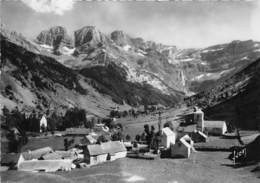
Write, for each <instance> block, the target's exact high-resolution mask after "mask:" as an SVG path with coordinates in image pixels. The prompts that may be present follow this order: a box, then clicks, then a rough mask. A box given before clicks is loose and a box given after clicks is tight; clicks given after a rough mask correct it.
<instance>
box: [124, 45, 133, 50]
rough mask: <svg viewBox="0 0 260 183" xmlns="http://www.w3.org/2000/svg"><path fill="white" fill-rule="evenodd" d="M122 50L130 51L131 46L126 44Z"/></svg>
mask: <svg viewBox="0 0 260 183" xmlns="http://www.w3.org/2000/svg"><path fill="white" fill-rule="evenodd" d="M123 49H124V50H125V51H129V50H130V49H131V46H130V45H128V44H127V45H125V46H123Z"/></svg>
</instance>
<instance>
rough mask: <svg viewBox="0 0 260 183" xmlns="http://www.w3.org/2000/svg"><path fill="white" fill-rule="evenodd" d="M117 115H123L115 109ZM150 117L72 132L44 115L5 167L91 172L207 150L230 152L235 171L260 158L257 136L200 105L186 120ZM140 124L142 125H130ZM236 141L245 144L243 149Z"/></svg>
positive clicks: (159, 113) (160, 114)
mask: <svg viewBox="0 0 260 183" xmlns="http://www.w3.org/2000/svg"><path fill="white" fill-rule="evenodd" d="M112 113H113V114H118V113H120V111H119V109H118V108H115V109H114V110H113V112H112ZM148 113H149V112H147V114H148ZM179 113H180V112H179ZM147 114H143V115H141V116H134V115H133V116H128V117H121V118H118V117H115V115H112V117H111V115H110V118H105V119H103V120H97V119H95V116H94V115H87V118H88V119H89V120H90V121H91V122H92V123H91V124H92V125H91V126H89V127H83V126H81V127H70V128H66V129H65V130H64V131H52V132H50V131H48V130H47V129H48V126H49V125H48V120H47V119H46V118H47V117H46V115H45V114H43V115H42V117H41V118H40V121H39V128H38V129H39V133H37V135H35V134H34V135H33V136H31V137H30V136H29V137H28V139H27V141H28V142H27V144H25V145H24V146H23V147H22V148H21V153H16V159H15V160H14V159H13V158H6V157H5V158H2V160H1V164H2V166H3V165H4V166H7V167H8V169H11V170H16V171H19V172H20V171H21V172H60V171H63V172H67V171H75V170H74V169H91V168H93V167H96V166H97V167H98V166H102V164H104V163H105V164H107V163H112V162H114V161H119V160H118V159H125V158H127V159H136V160H137V161H143V160H146V161H149V162H150V161H156V159H161V158H162V159H165V160H167V159H169V160H170V159H173V160H174V159H176V160H178V161H180V160H185V159H189V158H190V157H191V156H192V155H194V154H195V155H196V154H197V153H198V151H205V150H206V151H207V150H209V151H222V150H223V151H228V152H229V156H228V158H229V161H230V164H231V165H232V166H237V165H241V164H244V163H245V162H248V161H252V160H253V161H254V160H256V158H259V156H258V155H257V153H259V152H258V151H255V147H253V148H252V147H251V148H250V146H248V145H247V144H250V143H252V142H253V140H255V139H257V140H258V141H259V136H258V134H257V133H254V134H252V133H250V135H248V134H247V135H245V137H241V136H243V135H241V134H239V131H237V132H236V133H234V132H233V133H229V132H228V127H227V125H226V122H225V121H208V120H205V119H204V112H203V111H202V110H201V109H199V108H198V107H196V106H195V107H193V108H186V109H185V110H182V112H181V115H173V116H171V114H172V112H171V111H169V110H166V109H160V108H159V109H157V110H153V111H152V112H151V113H150V116H151V118H148V117H147V116H149V115H147ZM165 116H167V117H165ZM136 119H139V120H140V119H142V120H143V122H139V123H136V122H135V123H131V120H134V121H136ZM144 119H150V120H151V121H150V122H149V121H148V122H147V121H145V120H144ZM127 121H130V122H127ZM136 124H137V126H135V125H136ZM138 125H139V126H138ZM142 126H143V127H142ZM131 127H133V128H131ZM136 129H138V130H136ZM12 133H13V134H19V130H18V129H15V128H14V129H13V131H12ZM238 135H239V136H238ZM20 136H21V135H20ZM257 136H258V137H257ZM237 139H239V140H240V141H242V139H243V143H244V144H240V143H239V140H237ZM216 142H217V143H216ZM218 142H221V143H218ZM222 142H224V143H222ZM9 143H10V142H9ZM214 143H216V144H215V145H214ZM257 143H259V142H256V144H257ZM223 144H224V146H223ZM226 144H227V146H226ZM2 146H3V145H2ZM248 147H249V148H248ZM252 149H253V150H252ZM256 150H257V148H256ZM2 155H3V153H2ZM8 155H10V153H7V157H10V156H8ZM2 157H3V156H2ZM8 159H9V162H8Z"/></svg>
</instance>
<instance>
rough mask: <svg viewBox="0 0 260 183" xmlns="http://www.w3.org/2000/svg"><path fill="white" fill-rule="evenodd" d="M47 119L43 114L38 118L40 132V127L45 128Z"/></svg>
mask: <svg viewBox="0 0 260 183" xmlns="http://www.w3.org/2000/svg"><path fill="white" fill-rule="evenodd" d="M47 125H48V124H47V119H46V117H45V115H43V116H42V118H41V120H40V132H42V127H43V128H44V129H47Z"/></svg>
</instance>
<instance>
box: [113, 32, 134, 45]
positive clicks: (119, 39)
mask: <svg viewBox="0 0 260 183" xmlns="http://www.w3.org/2000/svg"><path fill="white" fill-rule="evenodd" d="M111 39H112V40H113V41H114V42H115V43H116V44H117V45H119V46H125V45H127V44H128V45H130V44H131V43H130V38H129V36H127V35H126V34H125V33H124V32H123V31H119V30H117V31H114V32H112V33H111Z"/></svg>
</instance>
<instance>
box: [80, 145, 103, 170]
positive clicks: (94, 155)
mask: <svg viewBox="0 0 260 183" xmlns="http://www.w3.org/2000/svg"><path fill="white" fill-rule="evenodd" d="M107 155H108V153H107V152H105V151H104V150H103V149H102V147H101V145H99V144H92V145H88V146H87V148H86V149H85V151H84V156H85V159H86V161H87V163H88V164H90V165H96V164H99V163H103V162H106V161H107Z"/></svg>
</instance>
